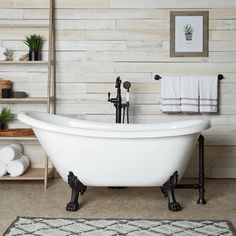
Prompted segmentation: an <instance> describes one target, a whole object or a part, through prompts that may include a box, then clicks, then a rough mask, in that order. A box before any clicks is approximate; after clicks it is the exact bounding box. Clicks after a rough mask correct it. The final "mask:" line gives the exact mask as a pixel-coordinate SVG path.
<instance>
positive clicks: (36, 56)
mask: <svg viewBox="0 0 236 236" xmlns="http://www.w3.org/2000/svg"><path fill="white" fill-rule="evenodd" d="M29 60H30V61H40V53H39V51H35V50H32V51H29Z"/></svg>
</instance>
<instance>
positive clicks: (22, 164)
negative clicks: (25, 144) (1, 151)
mask: <svg viewBox="0 0 236 236" xmlns="http://www.w3.org/2000/svg"><path fill="white" fill-rule="evenodd" d="M29 165H30V159H29V158H28V157H27V156H25V155H21V157H20V158H19V159H17V160H15V161H10V162H8V164H7V172H8V173H9V174H10V176H11V177H17V176H20V175H22V174H24V172H25V171H26V170H27V169H28V167H29Z"/></svg>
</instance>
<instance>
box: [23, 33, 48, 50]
mask: <svg viewBox="0 0 236 236" xmlns="http://www.w3.org/2000/svg"><path fill="white" fill-rule="evenodd" d="M24 43H25V44H26V45H27V46H28V47H29V50H30V51H39V50H40V49H41V47H42V44H43V38H42V37H41V36H40V35H37V34H30V35H29V36H25V40H24Z"/></svg>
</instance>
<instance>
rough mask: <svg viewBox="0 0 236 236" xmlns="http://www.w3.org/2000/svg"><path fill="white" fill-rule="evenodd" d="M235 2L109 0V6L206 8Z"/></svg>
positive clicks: (231, 0) (230, 5)
mask: <svg viewBox="0 0 236 236" xmlns="http://www.w3.org/2000/svg"><path fill="white" fill-rule="evenodd" d="M235 6H236V3H235V1H234V0H227V1H221V0H214V3H213V2H212V1H209V0H208V1H203V2H202V1H195V0H179V1H178V2H176V1H166V0H129V1H127V0H119V1H117V0H110V7H111V8H159V9H161V8H164V9H166V8H173V9H181V8H188V9H194V8H199V9H204V10H205V9H206V8H235Z"/></svg>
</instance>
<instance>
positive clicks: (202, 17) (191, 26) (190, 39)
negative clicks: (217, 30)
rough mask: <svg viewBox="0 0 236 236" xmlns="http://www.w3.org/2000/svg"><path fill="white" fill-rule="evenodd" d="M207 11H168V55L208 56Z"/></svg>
mask: <svg viewBox="0 0 236 236" xmlns="http://www.w3.org/2000/svg"><path fill="white" fill-rule="evenodd" d="M208 41H209V11H171V12H170V57H208Z"/></svg>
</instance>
